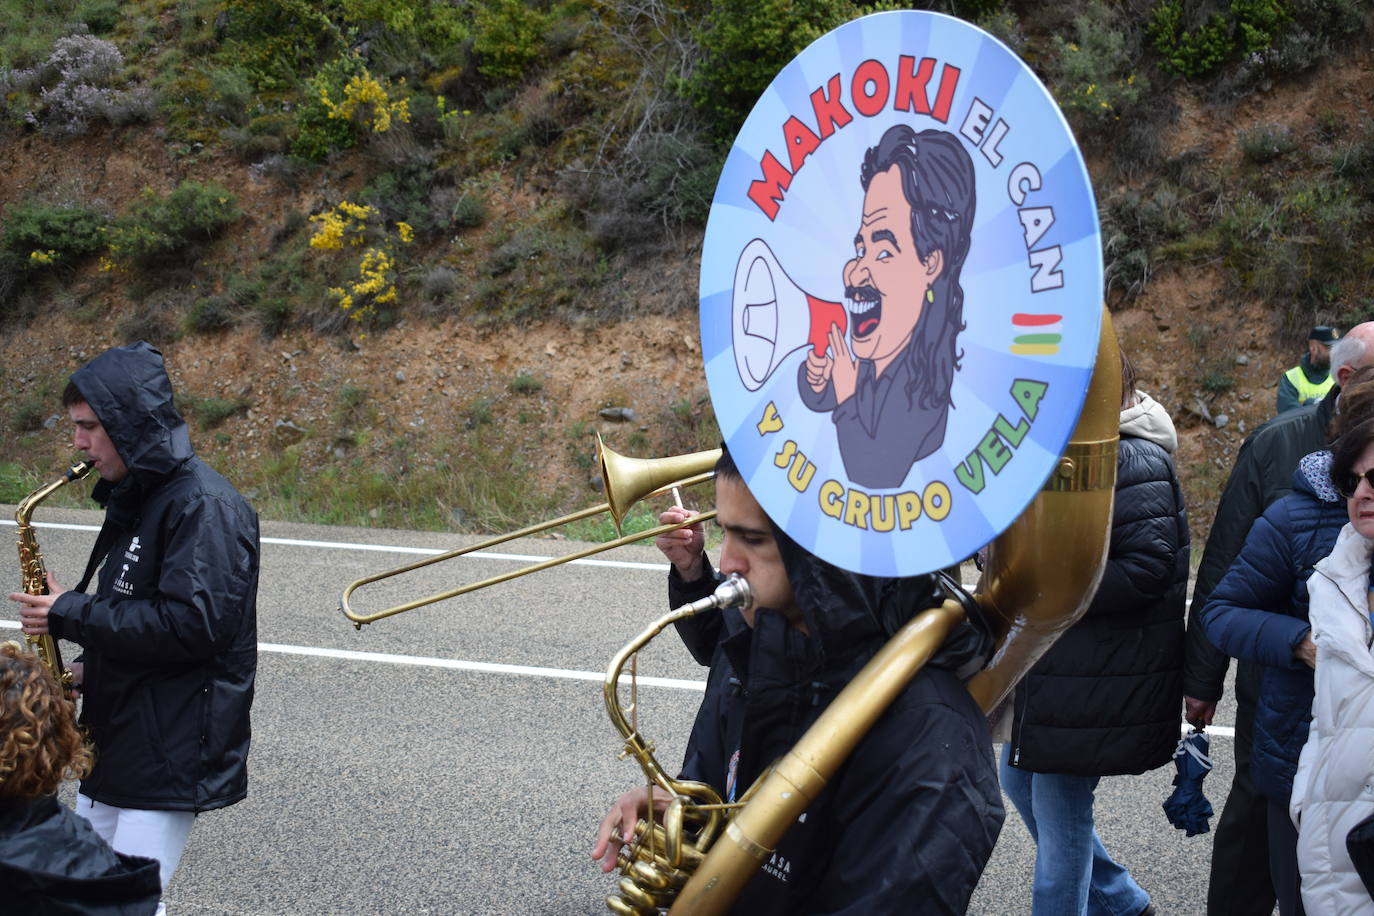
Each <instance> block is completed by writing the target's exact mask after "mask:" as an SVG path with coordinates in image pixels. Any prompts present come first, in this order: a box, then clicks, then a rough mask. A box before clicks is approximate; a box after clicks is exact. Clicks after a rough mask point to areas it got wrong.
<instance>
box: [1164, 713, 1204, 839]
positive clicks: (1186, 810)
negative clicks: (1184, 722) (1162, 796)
mask: <svg viewBox="0 0 1374 916" xmlns="http://www.w3.org/2000/svg"><path fill="white" fill-rule="evenodd" d="M1207 747H1208V741H1207V736H1206V735H1205V734H1203V732H1202V729H1200V728H1196V729H1194V730H1193V731H1191V732H1189V733H1188V734H1187V735H1185V736H1183V737H1182V738H1180V739H1178V747H1177V748H1175V750H1174V767H1175V768H1176V769H1177V770H1178V772H1177V773H1175V774H1174V791H1173V794H1172V795H1170V796H1169V798H1168V800H1166V801H1165V802H1164V813H1165V815H1166V816H1167V817H1168V818H1169V823H1171V824H1173V825H1174V826H1175V827H1177V828H1178V829H1179V830H1185V831H1187V833H1188V836H1197V835H1198V834H1199V833H1206V832H1207V831H1208V830H1209V829H1210V827H1209V826H1208V824H1207V820H1208V818H1210V817H1211V816H1212V805H1211V803H1210V802H1208V801H1207V797H1206V796H1205V795H1203V794H1202V780H1203V777H1205V776H1206V775H1207V774H1208V773H1209V772H1211V770H1212V758H1211V757H1208V756H1207Z"/></svg>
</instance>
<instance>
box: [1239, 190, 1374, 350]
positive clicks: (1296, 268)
mask: <svg viewBox="0 0 1374 916" xmlns="http://www.w3.org/2000/svg"><path fill="white" fill-rule="evenodd" d="M1370 217H1371V206H1370V204H1369V202H1368V201H1366V200H1364V199H1363V198H1361V197H1360V196H1359V195H1358V194H1357V193H1356V192H1355V188H1354V187H1353V186H1352V185H1351V184H1350V183H1349V182H1347V181H1346V180H1344V179H1341V178H1335V177H1331V176H1326V175H1315V176H1308V177H1305V178H1302V179H1299V180H1297V181H1295V182H1293V183H1291V184H1289V185H1287V186H1285V187H1284V188H1283V189H1282V190H1281V192H1280V193H1278V194H1276V195H1274V196H1272V197H1270V196H1267V195H1262V194H1260V193H1257V192H1255V191H1247V192H1245V193H1242V194H1240V195H1238V196H1237V197H1236V198H1234V199H1232V200H1230V201H1227V203H1226V207H1225V210H1224V212H1223V214H1222V217H1221V218H1220V219H1219V220H1218V221H1217V226H1216V238H1217V250H1218V253H1220V254H1221V255H1222V257H1223V259H1224V261H1225V263H1226V265H1227V267H1229V268H1230V269H1231V270H1232V272H1233V276H1234V279H1235V281H1236V282H1237V284H1238V285H1239V286H1240V288H1241V289H1243V290H1245V291H1247V292H1250V293H1253V294H1255V295H1257V296H1259V297H1261V298H1263V299H1266V300H1268V301H1270V302H1273V303H1274V304H1276V305H1278V306H1279V307H1280V311H1281V314H1282V315H1283V318H1284V324H1285V327H1287V328H1290V329H1291V328H1295V327H1298V326H1300V325H1302V324H1304V323H1307V324H1310V322H1309V321H1307V317H1308V316H1310V314H1311V312H1312V311H1313V310H1314V309H1316V308H1318V307H1323V306H1325V305H1326V304H1328V303H1330V302H1331V301H1333V300H1335V299H1336V298H1338V297H1339V296H1340V290H1341V286H1342V284H1343V283H1345V282H1347V281H1348V280H1349V279H1350V278H1352V277H1356V276H1361V275H1362V274H1363V273H1364V272H1366V271H1368V270H1369V268H1370V266H1371V264H1370V258H1369V255H1368V254H1367V252H1366V250H1365V247H1364V246H1363V245H1362V243H1361V239H1363V238H1364V237H1365V234H1366V233H1365V229H1366V225H1367V223H1368V221H1369V219H1370Z"/></svg>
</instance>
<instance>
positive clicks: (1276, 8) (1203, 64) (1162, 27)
mask: <svg viewBox="0 0 1374 916" xmlns="http://www.w3.org/2000/svg"><path fill="white" fill-rule="evenodd" d="M1291 20H1292V16H1291V14H1290V13H1289V12H1288V10H1287V9H1286V8H1285V6H1284V2H1283V0H1231V2H1230V4H1229V5H1228V7H1227V10H1226V12H1224V13H1223V12H1214V13H1212V14H1211V15H1210V16H1208V17H1207V19H1206V20H1205V21H1202V22H1190V21H1189V19H1188V11H1187V9H1186V8H1185V4H1184V2H1183V0H1159V2H1157V3H1156V4H1155V5H1154V8H1153V9H1152V10H1151V11H1150V23H1149V26H1148V31H1149V35H1150V39H1151V41H1152V42H1153V43H1154V47H1155V50H1156V51H1158V52H1159V55H1160V57H1161V58H1162V60H1161V61H1160V66H1161V67H1162V68H1164V69H1165V70H1168V71H1169V72H1171V73H1176V74H1178V75H1179V76H1183V77H1185V78H1188V79H1196V78H1198V77H1201V76H1204V75H1206V74H1208V73H1210V72H1212V71H1213V70H1215V69H1217V67H1219V66H1221V65H1222V64H1223V63H1225V62H1226V61H1227V60H1228V59H1230V58H1231V57H1232V56H1233V55H1234V54H1237V53H1239V54H1243V55H1253V54H1258V53H1261V52H1264V51H1267V50H1268V49H1269V48H1270V47H1271V46H1272V45H1273V44H1274V42H1275V40H1276V39H1277V38H1278V37H1279V36H1280V34H1281V30H1282V29H1283V28H1284V27H1285V26H1286V25H1287V24H1288V23H1289V22H1290V21H1291Z"/></svg>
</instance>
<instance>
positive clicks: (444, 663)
mask: <svg viewBox="0 0 1374 916" xmlns="http://www.w3.org/2000/svg"><path fill="white" fill-rule="evenodd" d="M0 629H6V630H17V629H19V622H18V621H15V620H0ZM258 651H259V652H275V653H278V654H281V655H308V656H313V657H315V658H338V659H344V660H346V661H355V662H377V663H380V664H384V665H412V666H417V667H422V668H447V669H449V670H453V671H481V672H483V673H485V674H517V675H521V676H524V677H551V678H560V679H562V680H569V681H596V682H598V683H600V682H602V681H604V680H605V679H606V672H604V671H574V670H570V669H566V668H537V667H534V666H533V665H502V664H497V663H495V662H468V661H462V660H461V659H456V658H432V657H427V656H423V655H391V654H389V653H385V652H357V651H354V650H352V649H321V648H318V647H316V646H287V645H282V644H281V643H273V642H260V643H258ZM638 680H639V683H640V684H641V685H642V686H646V687H671V688H673V689H676V690H694V691H696V692H697V693H701V692H703V691H705V689H706V682H705V681H692V680H685V679H682V678H673V677H641V678H639V679H638Z"/></svg>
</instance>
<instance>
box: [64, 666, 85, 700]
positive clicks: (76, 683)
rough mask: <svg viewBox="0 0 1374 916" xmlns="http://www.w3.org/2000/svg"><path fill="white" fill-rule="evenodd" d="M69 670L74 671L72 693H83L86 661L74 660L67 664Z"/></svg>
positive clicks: (76, 694) (78, 694)
mask: <svg viewBox="0 0 1374 916" xmlns="http://www.w3.org/2000/svg"><path fill="white" fill-rule="evenodd" d="M67 670H68V671H70V672H71V673H72V695H73V696H80V695H81V685H82V684H84V683H85V682H86V663H85V662H72V663H71V664H70V665H68V666H67Z"/></svg>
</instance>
